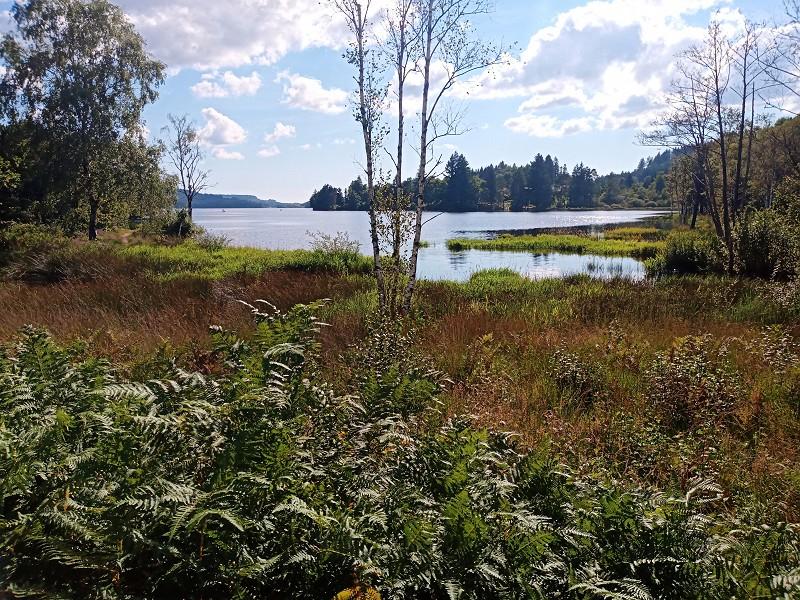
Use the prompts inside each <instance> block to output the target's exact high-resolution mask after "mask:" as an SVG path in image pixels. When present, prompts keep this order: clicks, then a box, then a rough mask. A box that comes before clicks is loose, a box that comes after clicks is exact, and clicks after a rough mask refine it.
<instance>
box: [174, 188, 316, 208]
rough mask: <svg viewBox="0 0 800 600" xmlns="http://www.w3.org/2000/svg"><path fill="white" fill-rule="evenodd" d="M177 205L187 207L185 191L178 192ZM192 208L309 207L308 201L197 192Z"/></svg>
mask: <svg viewBox="0 0 800 600" xmlns="http://www.w3.org/2000/svg"><path fill="white" fill-rule="evenodd" d="M175 206H176V207H177V208H186V197H185V196H184V195H183V192H178V198H177V202H176V203H175ZM192 208H308V202H305V203H303V204H295V203H293V202H278V201H277V200H271V199H270V200H262V199H261V198H258V197H256V196H247V195H240V194H197V195H196V196H195V197H194V202H193V203H192Z"/></svg>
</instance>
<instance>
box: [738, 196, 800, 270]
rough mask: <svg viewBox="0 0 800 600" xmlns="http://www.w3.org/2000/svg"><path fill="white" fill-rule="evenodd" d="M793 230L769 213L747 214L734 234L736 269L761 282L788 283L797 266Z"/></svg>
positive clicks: (798, 258) (799, 253) (799, 250)
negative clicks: (766, 280)
mask: <svg viewBox="0 0 800 600" xmlns="http://www.w3.org/2000/svg"><path fill="white" fill-rule="evenodd" d="M799 237H800V234H798V231H797V228H796V226H794V225H792V224H791V223H790V222H787V219H786V215H784V214H781V212H779V211H777V210H772V209H766V210H759V211H754V212H749V213H747V214H746V215H745V216H744V218H743V219H742V220H741V221H740V223H739V224H738V226H737V228H736V231H735V245H734V251H735V254H736V269H737V272H738V273H739V274H740V275H744V276H747V277H760V278H762V279H779V280H787V279H792V278H794V277H796V276H797V274H798V266H800V245H798V238H799Z"/></svg>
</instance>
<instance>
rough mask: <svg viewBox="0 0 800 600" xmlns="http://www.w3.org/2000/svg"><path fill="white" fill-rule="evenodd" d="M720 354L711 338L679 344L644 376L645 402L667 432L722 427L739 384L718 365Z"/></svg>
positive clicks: (694, 339) (736, 394) (739, 387)
mask: <svg viewBox="0 0 800 600" xmlns="http://www.w3.org/2000/svg"><path fill="white" fill-rule="evenodd" d="M721 354H724V351H723V350H721V349H720V348H717V347H715V346H714V344H713V338H712V337H711V336H703V337H687V338H683V339H681V340H679V341H678V342H677V343H676V344H675V345H674V346H673V348H672V349H671V350H670V352H669V353H667V354H662V355H661V356H659V357H658V358H657V359H656V361H655V363H654V364H653V366H652V367H651V368H650V370H649V372H648V373H647V377H646V379H647V382H648V384H649V385H648V400H649V401H650V404H651V406H652V407H653V409H654V410H655V412H656V415H657V418H658V420H659V422H660V423H661V425H662V426H663V427H664V428H665V429H666V430H668V431H670V432H674V431H688V430H696V429H699V428H702V427H712V428H713V427H715V426H718V425H723V424H725V423H726V421H727V419H728V418H729V417H730V415H731V411H732V409H733V406H734V404H735V402H736V399H737V398H738V394H739V392H738V390H740V389H741V384H740V382H739V381H738V380H737V379H736V377H734V376H733V375H732V374H731V373H730V372H728V371H727V370H725V369H724V368H723V366H721V365H720V364H719V359H718V358H717V357H719V356H720V355H721Z"/></svg>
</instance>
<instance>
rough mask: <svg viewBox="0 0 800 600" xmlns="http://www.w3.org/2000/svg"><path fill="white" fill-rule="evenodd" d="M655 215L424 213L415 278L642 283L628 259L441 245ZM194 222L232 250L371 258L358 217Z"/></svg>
mask: <svg viewBox="0 0 800 600" xmlns="http://www.w3.org/2000/svg"><path fill="white" fill-rule="evenodd" d="M659 214H662V213H660V212H659V211H587V212H573V211H554V212H546V213H497V212H495V213H445V214H441V215H439V216H436V215H437V213H430V214H427V215H426V216H425V218H426V219H429V218H432V217H435V218H433V220H431V221H430V222H428V223H427V224H426V225H425V227H424V229H423V232H422V239H423V240H425V241H427V242H428V243H429V244H430V247H428V248H423V249H422V250H421V251H420V262H419V275H420V277H422V278H424V279H451V280H455V281H464V280H466V279H469V277H470V276H471V275H472V274H473V273H474V272H475V271H479V270H481V269H489V268H509V269H513V270H514V271H517V272H519V273H521V274H523V275H525V276H527V277H531V278H543V277H565V276H567V275H575V274H580V273H588V274H590V275H593V276H596V277H603V278H610V277H619V276H625V277H631V278H634V279H641V278H643V277H644V276H645V272H644V266H643V265H642V263H641V262H640V261H638V260H635V259H632V258H618V257H603V256H592V255H578V254H534V253H530V252H492V251H485V250H465V251H461V252H451V251H450V250H448V249H447V246H446V242H447V240H448V239H452V238H454V237H473V238H488V237H492V236H494V235H497V234H498V233H502V232H504V231H506V232H508V231H536V230H540V229H552V228H566V227H593V226H602V225H609V224H614V223H631V222H634V221H639V220H642V219H646V218H648V217H653V216H657V215H659ZM194 218H195V222H196V223H197V224H198V225H201V226H202V227H204V228H205V229H206V230H208V231H209V232H211V233H215V234H223V235H225V236H227V237H228V238H229V239H230V240H231V242H232V243H233V244H235V245H237V246H254V247H257V248H268V249H274V250H292V249H304V248H310V247H311V245H312V243H313V236H312V234H313V233H314V232H322V233H326V234H330V235H335V234H336V233H338V232H346V233H347V234H348V235H349V236H350V238H351V239H354V240H358V241H359V242H360V244H361V250H362V252H365V253H370V252H371V247H372V245H371V242H370V237H369V218H368V216H367V214H366V213H364V212H314V211H312V210H311V209H304V208H289V209H277V208H275V209H272V208H251V209H228V210H226V211H225V212H223V211H222V210H221V209H212V208H207V209H195V211H194Z"/></svg>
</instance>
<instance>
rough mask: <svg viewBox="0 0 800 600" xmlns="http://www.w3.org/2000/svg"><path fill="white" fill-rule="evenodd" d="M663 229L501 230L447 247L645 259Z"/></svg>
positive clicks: (653, 253)
mask: <svg viewBox="0 0 800 600" xmlns="http://www.w3.org/2000/svg"><path fill="white" fill-rule="evenodd" d="M665 235H666V232H664V231H663V230H660V229H657V228H655V227H620V228H617V229H610V230H608V231H606V232H604V233H602V234H600V235H592V234H586V233H579V234H570V233H541V234H533V235H508V234H503V235H500V236H498V237H496V238H492V239H471V238H455V239H451V240H448V241H447V248H448V249H449V250H452V251H454V252H458V251H462V250H503V251H517V252H520V251H522V252H537V253H542V254H546V253H562V254H597V255H599V256H630V257H633V258H640V259H647V258H653V257H654V256H656V254H657V253H658V251H659V250H661V249H662V248H663V247H664V241H663V240H664V238H665Z"/></svg>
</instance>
